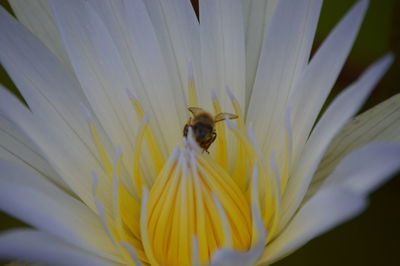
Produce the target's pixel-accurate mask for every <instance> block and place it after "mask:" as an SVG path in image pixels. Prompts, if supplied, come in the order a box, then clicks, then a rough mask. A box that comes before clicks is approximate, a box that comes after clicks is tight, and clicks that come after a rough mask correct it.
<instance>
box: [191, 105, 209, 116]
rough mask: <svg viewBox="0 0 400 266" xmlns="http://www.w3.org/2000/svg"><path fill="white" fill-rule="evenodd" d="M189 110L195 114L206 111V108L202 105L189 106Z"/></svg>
mask: <svg viewBox="0 0 400 266" xmlns="http://www.w3.org/2000/svg"><path fill="white" fill-rule="evenodd" d="M188 110H189V111H190V112H191V113H192V114H193V116H197V115H198V114H200V113H203V112H205V111H204V109H201V108H200V107H188Z"/></svg>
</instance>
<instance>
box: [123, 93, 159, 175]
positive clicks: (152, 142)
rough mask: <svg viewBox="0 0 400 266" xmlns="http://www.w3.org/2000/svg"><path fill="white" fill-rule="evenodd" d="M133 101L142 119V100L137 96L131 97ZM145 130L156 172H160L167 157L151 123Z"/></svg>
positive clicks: (137, 113)
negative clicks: (164, 155)
mask: <svg viewBox="0 0 400 266" xmlns="http://www.w3.org/2000/svg"><path fill="white" fill-rule="evenodd" d="M131 103H132V105H133V108H134V110H135V112H136V115H137V116H138V118H139V119H140V120H143V118H144V110H143V107H142V105H141V103H140V101H139V100H138V99H136V98H135V97H131ZM145 130H146V131H145V134H144V137H145V140H146V143H147V145H148V148H149V151H150V154H151V158H152V160H153V163H154V167H155V170H156V173H157V174H158V173H159V172H160V171H161V169H162V167H163V166H164V163H165V159H164V157H163V154H162V152H161V149H160V146H159V145H158V143H157V141H156V138H155V136H154V132H153V130H152V128H151V127H150V125H149V126H147V127H146V129H145Z"/></svg>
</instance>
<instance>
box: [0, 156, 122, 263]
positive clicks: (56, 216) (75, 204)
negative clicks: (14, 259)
mask: <svg viewBox="0 0 400 266" xmlns="http://www.w3.org/2000/svg"><path fill="white" fill-rule="evenodd" d="M0 169H1V172H2V175H1V177H0V209H1V210H2V211H5V212H7V213H9V214H10V215H12V216H14V217H17V218H18V219H20V220H22V221H24V222H26V223H28V224H30V225H32V226H34V227H36V228H38V229H40V230H42V231H44V232H47V233H49V234H51V235H54V236H56V237H58V238H60V239H63V240H64V241H66V242H68V243H70V244H72V245H75V246H79V247H81V248H84V249H86V250H88V251H91V252H94V253H96V254H98V255H100V256H104V257H107V258H114V257H115V254H116V250H115V247H114V246H113V245H112V243H111V241H110V239H109V238H108V237H107V235H106V234H105V232H104V230H103V229H102V227H101V223H100V219H99V218H98V217H97V216H96V214H95V213H93V212H92V211H91V210H90V209H89V208H88V207H87V206H85V205H84V204H83V203H82V202H80V201H78V200H76V199H74V198H72V197H71V196H69V195H67V194H66V193H64V192H63V191H61V190H60V189H58V188H56V187H55V186H54V185H52V184H50V183H49V182H48V181H46V180H45V179H43V178H40V177H38V176H35V175H34V174H32V173H31V172H28V171H26V170H25V169H23V168H20V167H19V166H18V165H15V164H13V163H11V162H7V161H3V160H0Z"/></svg>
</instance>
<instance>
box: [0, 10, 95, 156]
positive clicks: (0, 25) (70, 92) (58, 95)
mask: <svg viewBox="0 0 400 266" xmlns="http://www.w3.org/2000/svg"><path fill="white" fill-rule="evenodd" d="M0 31H1V35H0V61H1V64H2V65H3V67H4V68H5V69H6V71H7V72H8V74H9V75H10V76H11V78H12V79H13V81H14V83H15V84H16V86H17V87H18V89H19V90H20V92H21V93H22V95H23V96H24V98H25V100H26V101H27V103H28V105H29V108H30V110H31V111H32V112H33V113H34V114H35V115H37V116H42V115H43V116H45V115H47V114H48V113H55V116H58V117H59V118H58V119H59V120H64V121H63V122H61V121H57V123H55V121H49V123H54V124H53V125H54V126H57V124H59V123H67V124H68V126H69V127H71V129H72V130H74V131H76V133H77V134H78V135H79V136H80V137H81V138H82V140H83V141H84V142H85V143H87V144H88V145H89V144H90V143H91V140H90V136H89V134H87V129H86V122H85V119H84V117H83V116H82V113H81V111H80V108H79V104H80V103H82V102H83V103H85V101H86V98H85V96H84V95H83V92H82V90H81V88H80V85H79V83H78V82H77V80H76V79H75V77H73V76H72V75H71V74H70V73H69V72H68V71H67V70H66V68H65V67H64V66H63V65H62V64H61V63H60V62H59V61H58V60H57V59H56V58H55V57H54V55H52V54H51V53H50V51H49V50H48V49H47V48H46V47H45V46H44V45H43V44H42V43H41V42H40V41H39V40H38V39H37V38H36V37H35V36H33V35H32V33H30V32H29V31H27V30H26V29H24V27H22V26H21V25H20V24H19V23H18V22H17V21H16V20H15V19H14V18H12V17H11V16H10V15H9V14H8V13H7V12H6V11H5V10H4V9H2V8H0ZM89 147H91V146H90V145H89ZM93 150H94V148H93Z"/></svg>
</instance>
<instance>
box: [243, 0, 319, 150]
mask: <svg viewBox="0 0 400 266" xmlns="http://www.w3.org/2000/svg"><path fill="white" fill-rule="evenodd" d="M321 4H322V1H320V0H301V1H291V0H282V1H280V2H279V4H278V6H277V8H276V11H275V14H274V16H273V18H272V21H271V25H270V28H269V30H268V34H267V35H266V36H265V37H264V38H265V39H264V43H263V47H262V51H261V57H260V61H259V65H258V69H257V74H256V79H255V82H254V88H253V90H252V95H251V99H250V105H249V109H248V113H247V118H246V119H247V121H251V122H252V123H253V125H254V133H255V136H256V139H257V140H258V141H259V143H260V145H261V150H262V151H263V152H264V153H265V154H269V153H270V152H271V151H272V150H276V151H277V153H278V157H280V156H279V153H280V150H281V147H283V146H284V145H282V141H283V137H282V136H284V135H285V134H284V130H285V128H284V127H283V121H284V116H285V111H286V109H287V101H288V98H289V95H290V94H291V92H292V90H293V86H294V85H295V84H296V82H297V80H298V78H299V76H300V74H301V72H302V71H303V69H304V68H305V66H306V64H307V61H308V58H309V56H310V51H311V46H312V42H313V39H314V34H315V30H316V27H317V22H318V18H319V13H320V9H321Z"/></svg>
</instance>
